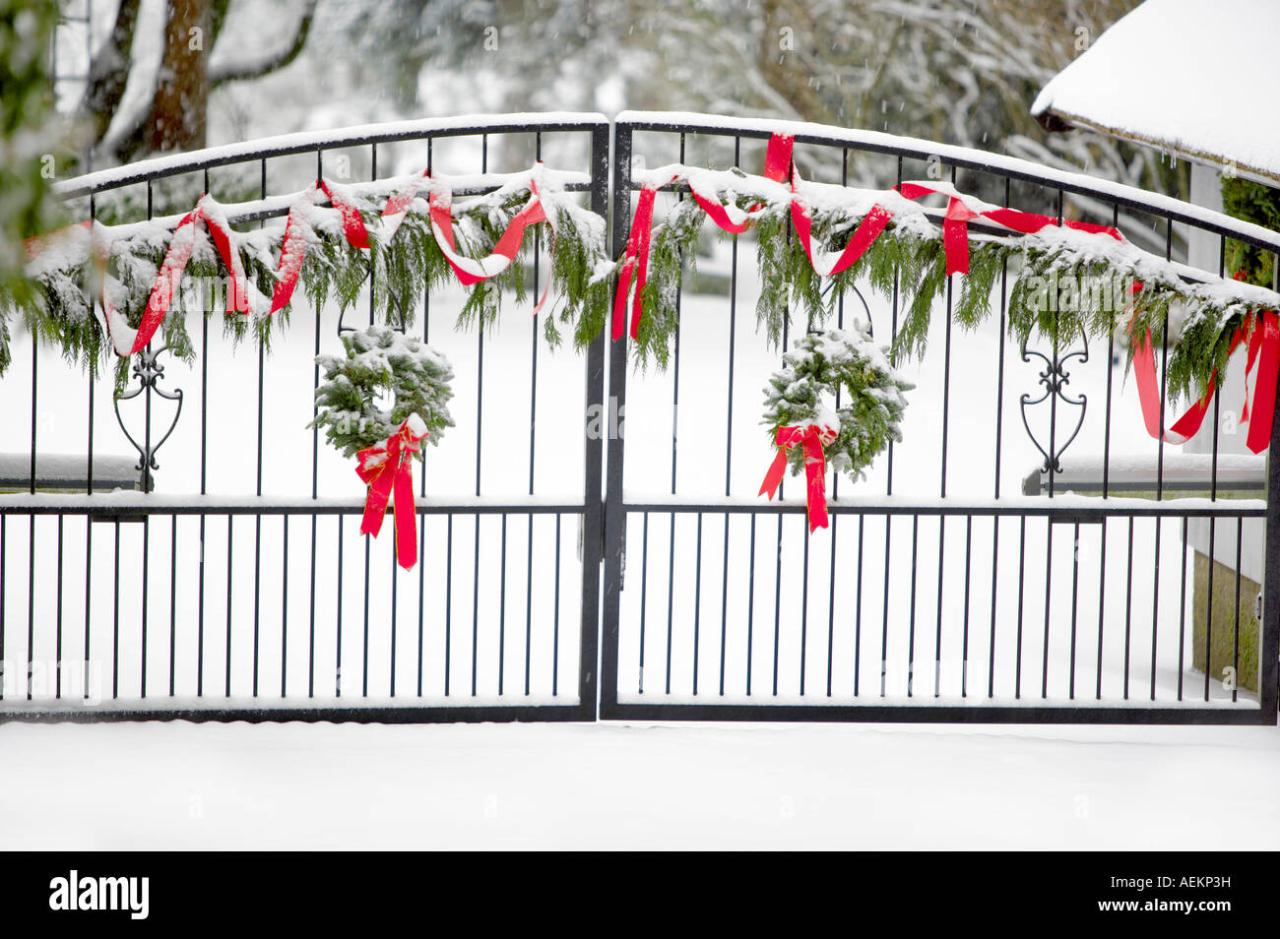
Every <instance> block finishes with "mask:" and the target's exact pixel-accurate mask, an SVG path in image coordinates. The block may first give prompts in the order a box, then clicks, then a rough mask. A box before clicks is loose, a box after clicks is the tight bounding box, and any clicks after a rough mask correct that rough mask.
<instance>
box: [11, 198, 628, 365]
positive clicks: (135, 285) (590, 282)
mask: <svg viewBox="0 0 1280 939" xmlns="http://www.w3.org/2000/svg"><path fill="white" fill-rule="evenodd" d="M350 190H351V192H358V189H357V187H354V186H353V187H350ZM495 196H496V198H488V197H486V198H481V199H477V200H474V201H473V202H471V203H469V204H467V205H464V206H461V207H459V208H457V209H456V210H455V220H456V224H455V236H456V238H457V241H458V249H459V251H460V253H463V254H466V255H471V256H482V255H486V254H488V253H489V252H490V251H491V250H492V248H493V245H494V244H495V243H496V242H497V240H498V238H499V237H500V236H501V234H502V232H503V231H505V229H506V227H507V226H508V225H509V224H510V221H511V219H512V218H513V217H514V216H515V214H516V213H517V212H518V211H519V210H520V209H521V208H522V207H523V206H524V205H525V204H526V203H527V201H528V198H529V190H528V188H519V189H515V190H513V191H508V192H503V193H501V194H500V195H497V194H495ZM542 197H543V200H544V206H545V208H546V211H547V212H548V213H554V217H555V219H556V223H557V224H556V227H555V231H554V234H552V235H551V236H550V238H549V239H548V236H547V233H548V232H549V231H550V230H551V226H550V225H548V224H547V223H539V224H538V225H537V226H534V227H533V228H531V232H535V231H536V232H541V233H542V244H543V246H544V252H549V254H550V259H551V279H552V290H553V291H554V292H555V293H556V295H557V296H558V297H560V298H562V299H559V300H557V303H558V304H559V309H558V310H553V311H551V312H548V313H547V314H546V316H545V320H544V322H545V327H544V328H545V332H546V335H547V338H548V341H550V342H551V343H552V344H558V343H559V342H560V341H561V328H562V327H563V328H567V329H568V331H569V332H570V333H571V335H572V338H573V342H574V344H575V346H577V347H584V346H586V345H587V344H588V343H589V342H590V341H591V340H592V339H593V338H594V337H595V336H596V335H598V334H599V332H600V330H601V329H602V328H603V326H604V323H605V320H606V317H607V312H608V307H609V297H610V275H611V274H612V272H613V263H612V260H611V259H610V257H609V255H608V251H607V249H606V237H605V225H604V222H603V220H602V219H600V218H599V216H597V215H595V214H594V213H592V212H590V211H588V210H586V209H583V208H581V207H579V206H577V205H575V204H573V203H572V202H570V201H569V200H568V198H563V197H562V196H561V194H560V193H559V192H554V191H553V192H544V193H543V194H542ZM357 204H358V205H359V206H360V208H361V214H362V215H363V217H364V219H365V223H366V227H367V228H368V230H369V234H370V248H369V249H368V250H367V251H365V250H360V249H356V248H353V247H351V246H350V245H349V244H348V243H347V241H346V239H345V237H344V236H343V234H342V226H341V224H340V222H339V218H338V213H337V211H336V210H335V209H332V208H328V207H324V206H319V205H317V206H312V207H310V209H309V211H306V212H304V213H302V215H303V218H302V219H300V223H302V224H304V225H305V226H306V227H307V229H308V231H307V235H308V239H307V240H308V244H307V248H306V258H305V260H304V262H303V265H302V270H301V272H300V278H299V281H300V286H301V288H302V289H303V291H304V292H305V293H306V294H307V296H308V298H309V300H310V301H311V302H312V303H313V304H315V305H317V306H318V305H319V304H321V303H324V302H327V301H329V300H333V301H334V302H336V303H337V305H338V307H339V309H340V310H341V311H343V312H345V311H347V310H349V309H350V308H351V307H352V306H353V305H354V304H355V303H356V301H357V300H358V299H359V297H360V295H361V292H362V291H363V290H364V289H366V287H367V284H368V281H369V277H370V275H371V273H372V276H373V277H374V278H375V280H374V283H375V284H376V289H375V290H374V291H373V302H374V307H375V310H376V312H377V314H378V316H379V318H380V320H381V321H382V322H385V323H387V324H389V325H395V326H399V327H401V328H403V327H405V326H407V325H411V324H412V323H413V321H414V318H415V314H416V311H417V310H418V309H420V307H421V303H422V296H423V293H424V291H426V290H427V289H438V288H440V287H443V286H445V285H447V284H448V283H450V282H452V280H453V278H454V274H453V271H452V269H451V268H450V266H449V264H448V261H447V260H446V259H445V257H444V255H443V253H442V252H441V251H440V249H439V246H438V245H437V244H436V242H435V236H434V234H433V232H432V229H431V223H430V220H429V218H428V216H427V214H426V212H425V211H423V210H422V204H421V203H417V204H415V206H414V207H413V209H412V210H411V211H410V212H409V213H408V214H407V215H406V216H405V218H404V220H403V222H402V224H401V225H400V228H399V230H398V231H397V232H396V233H395V236H394V237H393V238H391V239H389V240H386V241H384V240H383V239H382V238H380V237H379V235H380V233H381V225H380V222H379V214H380V205H376V204H374V200H373V199H372V198H360V199H358V201H357ZM236 208H237V210H241V209H244V208H245V206H237V207H236ZM242 227H243V226H242ZM124 228H125V229H126V230H123V231H114V230H112V229H110V228H107V229H105V232H106V236H107V237H108V238H110V239H111V248H110V260H109V264H108V273H109V274H110V275H111V278H112V280H113V281H114V282H115V284H116V285H117V286H116V287H115V290H114V292H113V293H112V296H111V300H112V303H113V305H114V306H115V307H116V309H117V310H118V311H119V312H120V313H121V314H122V315H123V316H124V318H125V319H126V321H127V322H128V323H129V325H130V326H133V327H135V328H136V326H137V324H138V323H139V322H140V320H141V318H142V313H143V311H144V310H145V309H146V305H147V299H148V296H149V294H150V291H151V287H152V285H153V283H154V281H155V277H156V272H157V271H158V270H159V268H160V264H161V263H162V261H163V258H164V254H165V250H166V247H167V245H168V242H169V238H170V237H171V234H172V233H171V232H170V231H168V230H167V229H164V228H162V227H160V226H158V225H154V224H148V223H140V224H137V225H131V226H124ZM283 234H284V227H283V226H281V225H277V226H273V227H271V228H267V229H257V228H251V229H250V230H248V231H239V232H238V237H237V243H238V247H239V249H240V254H241V260H242V262H243V263H244V269H245V274H246V278H247V279H248V281H249V282H250V284H251V285H252V286H253V288H256V291H257V292H258V293H259V294H260V295H261V296H260V298H259V299H258V302H256V303H255V304H254V307H255V309H265V308H266V306H267V303H268V298H269V297H270V296H271V294H272V291H273V289H274V286H275V284H276V273H275V271H276V267H277V263H278V260H277V259H278V257H279V253H280V246H281V241H282V238H283ZM81 235H83V237H80V236H81ZM46 240H47V241H50V242H53V241H56V242H57V246H58V250H57V251H56V252H53V253H51V254H50V256H49V257H46V258H40V257H39V256H37V257H36V258H35V259H34V260H33V261H32V262H31V263H30V264H28V267H27V277H26V279H25V280H24V281H23V283H24V284H25V285H26V287H25V289H24V290H21V291H19V290H16V289H3V290H0V374H3V371H4V366H5V365H7V358H8V337H7V333H6V332H5V330H4V324H5V321H6V319H7V317H8V316H9V315H10V314H12V313H19V314H21V315H22V316H23V317H24V318H25V320H26V323H27V325H28V327H29V328H30V329H31V331H32V333H33V335H35V336H36V337H38V338H43V339H45V340H46V341H49V342H52V343H53V344H55V345H56V346H57V347H58V348H59V349H61V351H62V352H63V354H64V356H65V357H66V358H67V359H68V360H70V361H73V362H79V363H80V364H82V365H83V366H84V367H85V368H86V369H88V370H89V372H90V373H91V374H94V373H96V371H97V369H98V367H99V365H100V363H102V362H103V361H104V360H105V359H106V358H107V356H108V353H109V350H110V343H109V342H108V341H107V337H106V336H105V334H104V332H103V327H102V321H101V317H100V315H99V314H96V313H95V310H94V307H95V305H96V303H97V297H96V296H94V297H92V298H91V297H90V296H89V295H88V294H87V292H86V287H87V286H88V285H89V284H91V283H92V282H94V280H96V275H95V272H94V270H93V267H94V263H93V261H92V258H91V251H90V245H89V237H88V230H87V229H80V228H78V227H76V228H72V229H66V230H63V231H61V232H56V233H54V235H52V236H50V237H49V238H48V239H46ZM532 240H533V239H532V238H528V237H527V238H526V239H525V244H524V245H523V246H522V249H521V251H520V253H519V254H518V255H517V257H516V258H515V259H514V261H513V262H512V264H511V265H510V266H509V267H508V268H507V269H506V270H505V271H503V272H502V273H501V274H499V275H498V276H496V277H494V278H491V279H489V280H486V281H481V282H480V283H478V284H476V285H475V286H474V287H472V288H471V290H470V293H469V294H468V297H467V299H466V302H465V303H464V305H463V307H462V309H461V311H460V313H459V316H458V323H457V325H458V326H459V328H470V327H472V326H475V327H477V328H480V329H491V328H492V327H493V325H494V323H495V322H496V320H497V318H498V315H499V312H500V309H501V299H502V295H503V294H504V293H507V292H510V293H512V294H514V295H515V298H516V301H517V302H520V303H523V302H525V301H526V300H527V299H528V293H529V287H528V282H529V268H528V266H527V263H526V262H527V261H528V260H529V258H530V256H531V250H532V249H531V247H530V246H531V243H532ZM227 278H228V275H227V272H226V270H225V269H224V268H223V265H222V262H221V259H220V258H219V257H218V254H217V252H216V251H215V250H214V248H213V245H212V242H211V241H210V240H209V237H208V234H207V233H206V232H203V231H201V232H199V233H198V235H197V238H196V248H195V251H194V253H193V254H192V257H191V260H190V261H189V262H188V264H187V268H186V272H185V274H184V277H183V285H181V286H180V289H179V290H177V291H175V295H174V299H173V303H172V305H171V308H170V315H168V316H167V317H166V318H165V320H164V325H163V336H164V341H165V343H166V344H167V345H168V346H169V348H170V351H171V352H173V353H174V354H175V355H177V356H179V357H181V358H183V359H185V360H187V361H190V360H192V358H193V357H194V345H193V343H192V342H191V338H190V336H189V335H188V332H187V329H188V326H187V324H186V323H185V318H186V317H185V314H195V313H197V312H199V313H200V314H201V315H204V316H211V315H213V311H218V310H221V309H224V308H225V303H224V302H223V301H222V299H221V296H220V294H221V292H222V291H220V290H218V289H213V290H209V291H206V292H205V295H201V291H198V290H193V289H190V288H191V286H192V285H193V284H195V283H199V284H219V283H220V284H222V285H223V287H224V288H225V284H226V280H227ZM32 286H33V287H34V289H31V287H32ZM288 309H289V308H288V307H286V308H285V309H283V310H281V311H279V312H277V313H276V314H274V315H273V316H240V315H236V316H225V317H221V319H222V321H223V329H224V331H225V332H229V333H231V334H232V335H234V336H235V337H236V338H237V339H239V338H243V337H245V336H247V335H249V334H250V332H251V331H252V332H256V333H257V335H258V336H259V337H261V339H262V340H263V342H265V343H268V344H269V341H270V337H271V333H272V331H273V330H274V329H276V328H278V327H280V326H282V325H284V324H286V323H287V321H288V317H287V315H286V314H287V312H288ZM277 320H278V322H277ZM116 373H117V383H118V385H120V387H123V384H122V382H123V379H124V378H126V377H127V374H128V366H127V360H123V359H122V360H119V361H118V362H117V363H116Z"/></svg>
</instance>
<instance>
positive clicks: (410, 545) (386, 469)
mask: <svg viewBox="0 0 1280 939" xmlns="http://www.w3.org/2000/svg"><path fill="white" fill-rule="evenodd" d="M342 345H343V346H344V348H345V349H346V354H345V355H321V356H317V357H316V364H318V365H319V366H320V367H321V368H322V369H323V370H324V381H322V382H321V383H320V384H319V386H318V387H317V388H316V417H315V420H314V421H313V422H312V423H313V426H315V427H323V428H324V431H325V437H326V438H327V439H328V441H329V442H330V443H331V444H333V445H334V446H335V447H337V448H338V449H339V450H341V451H342V453H343V455H344V456H355V457H357V458H358V460H359V462H358V464H357V466H356V473H357V474H358V475H359V476H360V479H361V480H363V481H364V483H365V484H366V485H367V486H368V487H369V488H368V492H367V494H366V496H365V506H364V518H363V520H362V522H361V525H360V531H361V532H362V533H363V534H367V535H377V534H378V532H379V530H381V528H382V521H383V519H384V518H385V516H386V514H387V506H388V504H389V503H391V502H392V500H393V499H394V508H395V528H396V559H397V560H398V561H399V562H400V565H401V566H402V567H404V568H406V569H408V568H411V567H413V565H414V564H416V563H417V560H418V546H417V512H416V510H415V508H414V504H413V471H412V467H413V458H414V457H415V456H417V457H418V458H419V459H421V458H422V441H423V440H429V441H430V442H431V443H439V442H440V436H441V434H442V433H443V432H444V429H445V428H446V427H452V426H453V418H451V417H450V416H449V406H448V405H449V399H450V398H451V397H453V390H452V389H451V388H450V385H449V383H450V382H451V381H452V380H453V369H452V368H451V367H450V365H449V362H448V360H447V359H446V358H445V357H444V356H442V355H441V354H440V353H438V352H436V351H435V350H434V349H432V348H431V347H430V346H428V345H426V344H425V343H423V342H421V341H419V340H418V339H415V338H413V337H412V336H406V335H404V334H403V333H400V332H398V331H397V330H394V329H390V328H388V327H385V326H370V327H368V328H367V329H360V330H353V331H351V332H349V333H344V334H343V335H342ZM388 398H390V399H391V401H390V403H391V406H390V407H389V408H388V407H385V406H383V405H384V404H385V403H386V401H387V399H388Z"/></svg>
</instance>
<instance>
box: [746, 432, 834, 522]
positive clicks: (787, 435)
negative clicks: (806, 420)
mask: <svg viewBox="0 0 1280 939" xmlns="http://www.w3.org/2000/svg"><path fill="white" fill-rule="evenodd" d="M836 436H837V435H836V432H835V431H834V430H833V429H832V428H830V427H827V426H825V425H819V424H803V425H799V426H795V427H779V428H778V430H777V432H776V433H775V434H774V443H775V444H776V445H777V448H778V453H777V455H776V456H775V457H774V458H773V463H772V464H771V465H770V466H769V471H768V472H767V473H765V475H764V482H762V483H761V484H760V492H759V495H762V496H768V497H769V498H770V499H772V498H773V496H774V493H776V492H777V491H778V487H779V486H780V485H782V477H783V476H784V475H785V474H786V472H787V451H788V450H790V449H791V448H792V447H795V446H802V447H804V473H805V482H806V502H807V505H808V508H809V533H810V534H813V532H814V531H815V530H817V529H819V528H826V527H827V491H826V490H827V482H826V472H827V461H826V451H825V448H826V447H827V446H828V445H830V444H831V442H832V441H833V440H835V439H836Z"/></svg>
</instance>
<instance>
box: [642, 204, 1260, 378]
mask: <svg viewBox="0 0 1280 939" xmlns="http://www.w3.org/2000/svg"><path fill="white" fill-rule="evenodd" d="M738 205H739V207H740V208H748V207H756V206H757V200H756V198H755V197H752V198H742V197H740V198H739V199H738ZM702 217H703V213H702V212H701V210H700V208H699V207H698V206H697V205H696V203H691V202H684V203H680V204H679V205H677V206H676V208H675V209H673V211H672V212H671V213H670V214H669V215H668V217H667V218H666V220H665V221H664V222H662V223H661V224H659V225H658V226H656V227H655V230H654V234H653V247H652V253H651V255H650V262H649V280H648V282H647V283H646V284H645V289H644V291H643V293H642V298H641V302H642V304H643V316H642V319H641V325H640V330H639V333H640V335H639V340H638V342H637V343H636V344H635V346H636V348H635V355H636V357H637V360H638V361H639V362H640V363H641V364H644V363H647V362H649V361H654V362H656V363H657V364H658V365H659V367H665V366H666V364H667V361H668V356H669V347H670V343H671V341H672V339H673V337H674V336H675V334H676V331H677V329H678V322H677V320H678V311H677V305H678V304H677V301H678V297H679V285H680V281H681V277H682V269H683V266H684V264H685V263H688V262H691V260H692V255H693V251H692V246H693V244H694V242H695V241H696V238H697V234H698V231H699V228H700V225H701V221H702ZM810 217H811V220H812V234H811V240H812V243H813V245H814V249H815V251H816V250H828V251H830V250H837V249H839V248H840V247H842V246H843V244H844V243H845V242H847V240H848V237H849V235H850V234H851V233H852V231H853V230H854V229H855V228H856V227H857V225H858V224H859V223H860V222H861V220H862V216H860V215H855V214H853V213H852V212H851V211H850V210H848V209H844V208H826V207H824V208H818V209H815V208H811V209H810ZM753 231H754V234H755V237H756V244H757V248H756V251H757V264H758V268H759V272H760V295H759V299H758V301H757V305H756V316H757V323H758V328H759V329H760V330H761V331H762V332H763V333H764V334H765V335H766V336H767V338H768V341H769V342H770V344H771V345H773V346H775V347H777V346H780V345H781V340H782V335H783V330H784V326H785V325H786V324H788V323H790V322H791V317H792V314H793V311H796V312H799V313H801V314H802V315H803V317H804V320H805V326H806V327H807V328H808V329H818V328H821V327H822V326H823V325H824V324H825V323H826V322H828V321H829V319H830V318H831V316H832V314H833V312H834V311H835V309H836V307H837V302H838V300H839V298H840V297H841V296H842V295H843V294H844V292H845V291H847V290H849V289H850V288H851V287H852V286H853V285H854V283H855V282H856V281H857V280H859V279H860V278H862V277H864V276H865V277H866V280H867V282H868V283H869V284H870V286H871V287H872V289H874V290H876V291H877V292H879V293H881V294H882V295H884V296H885V297H887V298H896V300H897V303H898V309H899V311H900V319H899V322H898V330H897V333H896V335H895V337H894V341H893V344H892V347H891V349H890V353H891V358H892V361H893V362H895V363H900V362H902V361H904V360H906V359H908V358H914V357H919V356H921V355H922V354H923V353H924V350H925V343H926V339H927V336H928V330H929V324H930V320H931V316H932V311H933V307H934V305H935V303H936V302H937V301H938V300H939V299H940V298H941V297H943V296H944V294H945V291H947V290H948V280H949V278H948V277H947V276H946V259H945V252H944V250H943V246H942V241H941V237H940V232H939V231H938V229H937V228H936V227H934V226H933V225H932V223H930V222H927V221H926V220H925V219H924V217H923V216H921V215H903V216H895V217H894V218H893V219H892V220H891V221H890V222H889V224H888V225H887V226H886V227H885V229H884V231H883V232H881V234H880V236H879V238H877V239H876V240H875V242H873V243H872V245H871V246H870V248H868V250H867V251H866V252H865V253H864V254H863V255H862V257H861V258H859V260H858V261H857V262H855V263H854V264H852V265H851V266H850V267H848V268H847V269H845V270H844V271H842V272H841V273H839V274H837V275H835V276H834V277H830V278H823V277H820V276H819V275H818V274H817V273H816V272H815V271H814V269H813V265H812V264H811V263H810V261H809V258H808V257H807V255H806V254H805V251H804V248H803V246H802V245H801V244H800V242H799V239H798V238H796V237H795V235H794V232H793V230H792V226H791V223H790V218H789V213H788V212H787V210H786V205H785V203H778V204H774V205H767V206H765V207H764V208H763V211H760V212H759V215H758V218H757V221H756V222H755V223H754V226H753ZM1098 239H1104V240H1102V241H1099V240H1098ZM969 254H970V264H969V273H968V274H966V275H964V276H962V277H959V278H955V279H950V280H951V286H950V289H951V290H953V291H954V294H953V296H952V315H953V317H954V319H955V322H956V323H958V324H960V325H961V327H963V328H969V329H972V328H975V327H977V326H978V325H979V324H980V323H982V322H983V321H984V320H985V319H986V318H987V317H988V316H990V314H991V312H992V309H993V303H992V296H993V291H995V290H996V289H997V287H998V286H999V285H1001V284H1003V286H1004V287H1005V288H1006V289H1007V291H1008V293H1007V298H1006V315H1007V318H1008V324H1007V325H1008V329H1009V331H1010V334H1011V335H1012V336H1014V337H1015V338H1016V339H1017V340H1018V341H1019V342H1027V341H1029V340H1030V339H1031V337H1032V336H1033V335H1035V336H1037V337H1039V338H1040V339H1041V340H1042V341H1044V342H1046V343H1054V342H1057V343H1059V344H1060V345H1062V346H1063V347H1064V348H1065V347H1066V345H1069V344H1070V343H1071V342H1072V341H1074V340H1075V338H1076V337H1077V336H1079V335H1080V333H1081V331H1083V332H1084V333H1085V334H1086V335H1089V336H1094V337H1098V338H1102V339H1104V340H1105V339H1107V338H1109V337H1117V339H1118V342H1119V344H1120V346H1121V348H1124V349H1127V350H1129V352H1130V354H1131V353H1132V346H1131V338H1133V337H1140V336H1142V335H1143V334H1144V333H1145V332H1147V331H1149V332H1150V333H1151V336H1152V341H1153V343H1154V345H1155V347H1156V348H1157V349H1159V348H1167V349H1168V356H1169V358H1168V370H1167V390H1168V393H1169V395H1170V396H1171V397H1175V398H1176V397H1186V396H1191V397H1197V398H1198V397H1200V396H1201V395H1202V394H1203V393H1204V391H1205V389H1207V388H1208V386H1209V384H1210V382H1211V381H1216V382H1220V381H1221V378H1222V376H1223V375H1224V374H1225V372H1224V366H1225V363H1226V359H1227V350H1228V347H1229V345H1230V339H1231V335H1232V334H1233V332H1234V331H1235V329H1236V328H1237V327H1238V326H1240V325H1242V324H1244V325H1248V324H1249V322H1250V320H1249V317H1251V316H1253V315H1254V311H1255V310H1257V309H1261V308H1271V306H1273V305H1275V298H1274V297H1273V296H1271V295H1270V294H1263V293H1262V292H1261V291H1257V290H1255V289H1254V288H1250V287H1247V286H1245V285H1237V284H1232V283H1229V282H1222V281H1217V280H1209V281H1208V282H1206V283H1190V282H1187V281H1186V280H1184V279H1183V278H1182V277H1181V276H1180V273H1179V271H1178V269H1177V268H1176V267H1175V266H1174V265H1171V264H1169V263H1167V262H1165V261H1163V260H1162V259H1158V258H1155V257H1154V256H1151V255H1147V254H1145V253H1144V252H1141V251H1140V250H1139V249H1137V248H1134V247H1133V246H1131V245H1122V244H1121V243H1120V242H1114V241H1113V240H1112V239H1110V238H1108V237H1107V236H1105V235H1094V234H1091V233H1084V232H1078V231H1074V230H1071V229H1060V228H1057V227H1050V228H1046V229H1044V230H1042V231H1041V232H1039V233H1037V234H1035V235H1026V236H1021V237H1011V236H988V235H981V234H975V235H971V237H970V249H969ZM1135 282H1140V283H1141V285H1142V286H1141V289H1140V290H1137V291H1136V293H1135V292H1131V291H1130V290H1128V289H1127V288H1128V286H1129V285H1130V284H1133V283H1135ZM1099 283H1103V284H1108V285H1111V286H1112V287H1114V288H1115V289H1111V290H1096V289H1093V288H1092V287H1088V289H1077V288H1078V287H1079V285H1082V284H1083V285H1086V286H1087V285H1097V284H1099ZM1059 285H1062V287H1061V293H1062V296H1059V292H1060V287H1059ZM1068 288H1069V289H1068ZM1251 290H1252V291H1253V293H1254V294H1256V295H1257V296H1256V299H1255V298H1254V297H1253V296H1252V295H1251V294H1250V293H1249V291H1251ZM1215 373H1216V374H1215Z"/></svg>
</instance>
